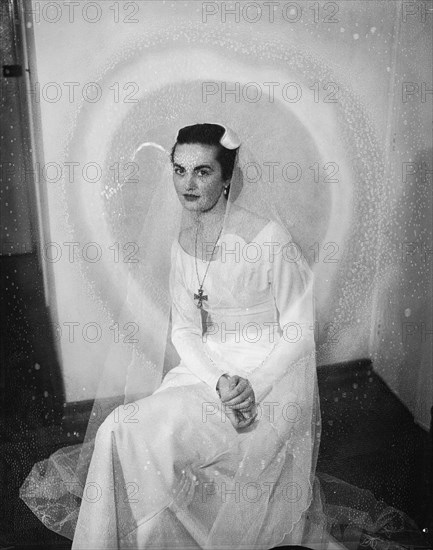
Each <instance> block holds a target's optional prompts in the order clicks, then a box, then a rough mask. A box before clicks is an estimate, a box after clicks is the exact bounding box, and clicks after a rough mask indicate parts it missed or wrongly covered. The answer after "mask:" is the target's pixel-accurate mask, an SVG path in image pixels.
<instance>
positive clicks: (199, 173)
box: [198, 170, 209, 177]
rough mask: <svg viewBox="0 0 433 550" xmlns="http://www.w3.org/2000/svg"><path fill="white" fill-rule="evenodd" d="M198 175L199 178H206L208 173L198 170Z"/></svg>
mask: <svg viewBox="0 0 433 550" xmlns="http://www.w3.org/2000/svg"><path fill="white" fill-rule="evenodd" d="M198 175H199V176H200V177H203V176H208V175H209V171H208V170H199V171H198Z"/></svg>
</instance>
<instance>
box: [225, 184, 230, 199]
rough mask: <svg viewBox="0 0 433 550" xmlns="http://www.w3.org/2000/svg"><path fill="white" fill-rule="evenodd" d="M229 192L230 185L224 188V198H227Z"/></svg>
mask: <svg viewBox="0 0 433 550" xmlns="http://www.w3.org/2000/svg"><path fill="white" fill-rule="evenodd" d="M229 191H230V185H227V186H226V187H224V196H225V197H228V196H229Z"/></svg>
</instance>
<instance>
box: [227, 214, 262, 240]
mask: <svg viewBox="0 0 433 550" xmlns="http://www.w3.org/2000/svg"><path fill="white" fill-rule="evenodd" d="M271 223H272V222H271V220H269V219H268V218H265V217H263V216H260V215H258V214H256V213H255V212H251V211H250V210H247V209H245V208H243V207H240V206H236V207H233V209H232V211H231V212H230V214H229V223H228V227H227V231H228V232H232V233H233V234H235V235H238V236H239V237H241V238H242V239H243V240H244V241H245V242H246V243H250V242H253V241H257V239H258V237H259V236H260V235H262V234H263V233H265V232H266V230H267V229H268V227H269V225H270V224H271Z"/></svg>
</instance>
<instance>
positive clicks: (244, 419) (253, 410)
mask: <svg viewBox="0 0 433 550" xmlns="http://www.w3.org/2000/svg"><path fill="white" fill-rule="evenodd" d="M237 383H238V380H237V377H231V376H229V375H228V374H225V375H223V376H221V377H220V379H219V380H218V384H217V390H218V393H219V395H220V398H221V403H222V405H223V407H224V413H225V415H226V416H227V418H228V419H229V420H230V422H231V423H232V426H233V427H234V428H235V429H236V430H239V429H242V428H246V427H247V426H249V425H250V424H252V423H253V422H254V420H255V418H256V416H257V407H256V405H255V404H253V405H251V407H250V408H249V409H248V410H245V409H243V410H242V411H238V410H237V409H236V408H232V407H230V406H227V405H225V404H224V401H225V400H226V399H227V396H228V395H229V394H230V393H232V392H233V389H234V388H235V387H236V385H237Z"/></svg>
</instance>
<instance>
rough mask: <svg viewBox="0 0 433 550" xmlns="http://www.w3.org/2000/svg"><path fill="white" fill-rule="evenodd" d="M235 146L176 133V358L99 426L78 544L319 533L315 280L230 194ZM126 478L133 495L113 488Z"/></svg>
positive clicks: (213, 541)
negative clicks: (91, 490)
mask: <svg viewBox="0 0 433 550" xmlns="http://www.w3.org/2000/svg"><path fill="white" fill-rule="evenodd" d="M238 147H239V143H238V142H237V140H236V137H235V136H234V135H233V134H232V133H231V132H230V131H227V130H226V129H225V128H223V127H221V126H219V125H213V124H201V125H194V126H190V127H186V128H183V129H182V130H181V131H180V132H179V134H178V138H177V141H176V144H175V146H174V147H173V151H172V156H171V158H172V165H173V180H174V186H175V189H176V192H177V195H178V198H179V200H180V203H181V205H182V207H183V209H184V211H185V218H184V219H186V222H185V223H184V228H183V230H182V231H181V232H180V234H179V239H178V240H176V241H175V242H174V243H173V246H172V272H171V294H172V300H173V302H172V341H173V344H174V345H175V347H176V349H177V351H178V354H179V356H180V359H181V362H180V364H179V365H178V366H176V367H174V368H173V369H172V370H171V371H169V372H168V374H167V375H166V376H165V378H164V380H163V382H162V384H161V386H160V387H159V388H158V389H157V391H155V392H154V393H153V395H151V396H149V397H146V398H144V399H142V400H139V401H138V402H137V403H136V411H137V414H136V415H135V417H134V418H135V422H134V423H130V422H122V414H123V415H124V414H125V412H122V407H120V408H119V409H116V410H115V411H113V412H112V413H111V414H110V415H109V417H108V418H107V419H106V420H105V421H104V423H103V424H102V426H101V427H100V428H99V430H98V433H97V437H96V441H95V450H94V453H93V457H92V461H91V464H90V469H89V472H88V476H87V484H95V486H98V487H100V488H101V494H100V498H99V499H98V500H97V501H95V502H94V501H91V502H90V501H85V500H83V502H82V504H81V510H80V514H79V518H78V523H77V527H76V531H75V537H74V542H73V548H74V549H78V548H123V547H133V548H153V547H161V548H175V547H178V548H271V547H272V546H275V545H277V544H278V543H281V544H282V543H283V540H284V544H287V543H290V544H300V543H302V542H303V539H304V538H305V537H304V531H305V532H307V531H308V532H309V533H310V539H314V540H315V541H316V542H319V543H322V542H323V540H322V537H323V533H318V530H317V529H315V530H314V529H312V528H311V525H309V526H308V528H306V526H305V523H306V514H305V512H306V510H307V509H308V508H309V506H310V503H311V500H312V490H311V489H312V487H311V476H312V475H313V474H314V461H315V446H316V445H317V443H318V441H317V440H316V439H315V429H314V428H315V427H316V417H315V414H316V412H317V410H318V409H317V407H316V406H315V405H317V389H316V373H315V360H314V350H315V347H314V335H313V326H314V319H313V300H312V296H313V294H312V276H311V272H310V270H309V268H308V265H307V264H306V262H305V260H303V259H302V258H297V259H296V261H295V260H294V258H293V250H291V249H290V248H288V247H290V246H291V245H292V244H293V243H292V241H291V237H290V235H289V234H288V233H287V231H285V230H284V229H283V227H281V226H280V225H279V224H278V223H276V222H275V221H272V220H269V219H267V218H265V217H262V216H260V215H259V214H255V213H253V212H251V211H248V210H247V209H245V208H242V207H239V206H236V204H234V202H230V201H229V196H230V194H231V192H233V188H232V189H230V181H231V178H232V174H233V169H234V167H235V161H236V156H237V149H238ZM206 252H207V254H206ZM119 480H121V482H119ZM128 483H129V484H133V485H130V487H134V494H133V495H130V496H131V498H128V499H124V498H120V497H119V495H116V491H114V490H111V489H110V488H113V487H121V486H125V485H127V484H128ZM116 496H117V501H116ZM124 500H127V502H123V501H124ZM318 523H319V524H320V522H318ZM313 531H315V536H312V532H313ZM304 542H305V541H304ZM321 547H323V544H322V546H321Z"/></svg>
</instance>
